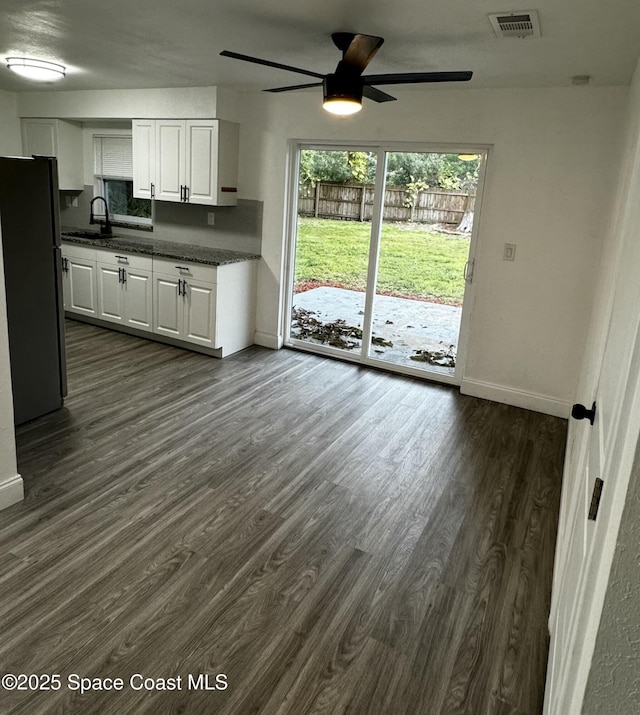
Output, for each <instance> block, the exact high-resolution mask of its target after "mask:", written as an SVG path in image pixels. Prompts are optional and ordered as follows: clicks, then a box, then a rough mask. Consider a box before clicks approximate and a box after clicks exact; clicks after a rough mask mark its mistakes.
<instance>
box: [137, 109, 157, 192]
mask: <svg viewBox="0 0 640 715" xmlns="http://www.w3.org/2000/svg"><path fill="white" fill-rule="evenodd" d="M132 146H133V195H134V196H135V197H136V198H137V199H153V198H155V176H156V120H155V119H136V120H135V121H134V122H133V126H132Z"/></svg>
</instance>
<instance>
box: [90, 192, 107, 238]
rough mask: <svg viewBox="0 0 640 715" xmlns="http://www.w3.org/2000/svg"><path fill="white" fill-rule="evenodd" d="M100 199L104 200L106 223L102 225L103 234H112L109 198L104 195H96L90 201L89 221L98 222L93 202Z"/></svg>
mask: <svg viewBox="0 0 640 715" xmlns="http://www.w3.org/2000/svg"><path fill="white" fill-rule="evenodd" d="M98 199H102V201H104V223H103V224H102V225H101V226H100V233H101V234H102V235H103V236H107V235H110V234H111V223H110V222H109V206H108V205H107V200H106V199H105V197H104V196H94V197H93V198H92V199H91V202H90V204H89V205H90V207H91V208H90V213H89V223H91V224H93V223H95V222H96V218H95V216H94V215H93V202H94V201H97V200H98Z"/></svg>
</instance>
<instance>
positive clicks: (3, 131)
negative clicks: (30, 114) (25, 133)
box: [0, 90, 22, 156]
mask: <svg viewBox="0 0 640 715" xmlns="http://www.w3.org/2000/svg"><path fill="white" fill-rule="evenodd" d="M21 154H22V137H21V135H20V120H19V119H18V95H17V94H15V92H4V91H2V90H0V156H20V155H21Z"/></svg>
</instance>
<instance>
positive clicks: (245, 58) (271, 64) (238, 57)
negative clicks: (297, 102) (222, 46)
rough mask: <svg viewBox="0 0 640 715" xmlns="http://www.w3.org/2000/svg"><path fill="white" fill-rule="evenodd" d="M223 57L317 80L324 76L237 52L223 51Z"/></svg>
mask: <svg viewBox="0 0 640 715" xmlns="http://www.w3.org/2000/svg"><path fill="white" fill-rule="evenodd" d="M220 54H221V55H222V56H223V57H231V58H232V59H234V60H243V61H244V62H253V63H254V64H256V65H264V66H265V67H275V68H276V69H279V70H288V71H289V72H297V73H298V74H306V75H307V76H309V77H318V78H319V79H324V75H323V74H320V73H319V72H311V71H309V70H303V69H300V68H299V67H291V66H290V65H283V64H280V63H279V62H271V61H270V60H261V59H260V58H259V57H250V56H249V55H241V54H240V53H238V52H229V50H223V51H222V52H221V53H220Z"/></svg>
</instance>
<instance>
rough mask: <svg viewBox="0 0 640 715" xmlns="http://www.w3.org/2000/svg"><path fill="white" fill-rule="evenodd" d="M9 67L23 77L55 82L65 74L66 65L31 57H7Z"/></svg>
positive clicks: (37, 80)
mask: <svg viewBox="0 0 640 715" xmlns="http://www.w3.org/2000/svg"><path fill="white" fill-rule="evenodd" d="M7 67H8V68H9V69H10V70H11V71H12V72H15V73H16V74H19V75H20V76H21V77H26V78H27V79H32V80H35V81H36V82H55V81H56V80H59V79H62V78H63V77H64V75H65V70H66V67H64V65H59V64H57V63H56V62H47V61H46V60H35V59H32V58H30V57H7Z"/></svg>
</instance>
